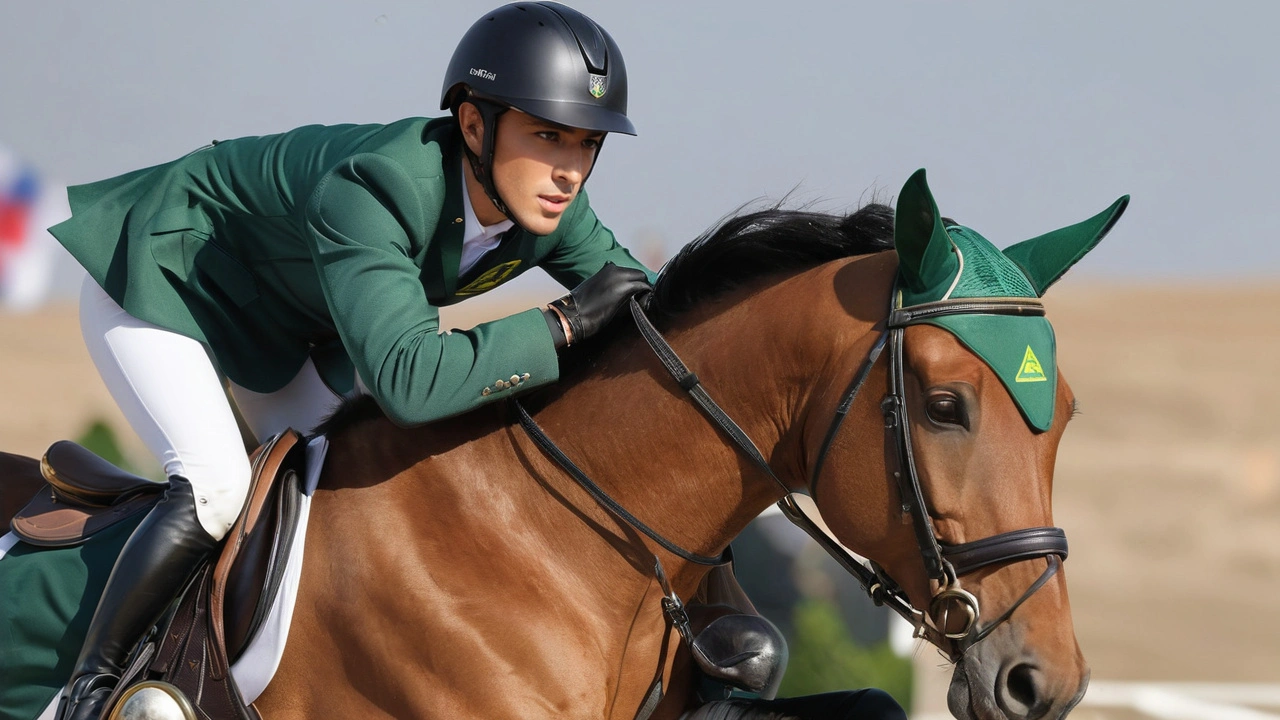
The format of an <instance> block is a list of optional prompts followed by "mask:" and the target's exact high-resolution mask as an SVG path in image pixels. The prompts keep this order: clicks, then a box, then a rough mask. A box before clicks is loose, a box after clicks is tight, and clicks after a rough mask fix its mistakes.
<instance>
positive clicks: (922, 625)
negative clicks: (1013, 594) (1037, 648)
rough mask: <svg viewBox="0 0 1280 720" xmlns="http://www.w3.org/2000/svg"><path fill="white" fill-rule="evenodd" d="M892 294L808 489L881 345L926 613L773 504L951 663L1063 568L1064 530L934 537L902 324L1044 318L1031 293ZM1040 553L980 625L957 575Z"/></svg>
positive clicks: (796, 510) (807, 521) (886, 406)
mask: <svg viewBox="0 0 1280 720" xmlns="http://www.w3.org/2000/svg"><path fill="white" fill-rule="evenodd" d="M893 297H894V307H893V308H892V310H891V311H890V313H889V318H888V321H887V322H886V323H885V330H884V331H882V332H881V334H880V336H879V337H878V338H877V339H876V342H875V344H874V345H873V346H872V349H871V352H870V353H869V354H868V355H867V358H866V359H865V360H864V361H863V364H862V367H861V368H860V370H859V371H858V373H857V374H856V375H855V376H854V379H853V382H851V383H850V384H849V387H848V389H847V390H846V391H845V394H844V396H843V397H842V398H841V400H840V403H839V404H838V405H837V406H836V413H835V417H834V418H833V419H832V421H831V425H830V426H829V427H828V429H827V433H826V436H825V437H824V439H823V443H822V446H821V447H820V448H819V450H818V455H817V459H816V461H815V462H814V466H813V473H812V475H811V477H810V481H809V492H810V494H816V492H817V484H818V481H819V479H820V478H821V473H822V468H823V464H824V462H825V460H826V456H827V453H828V451H829V450H830V449H831V445H832V444H833V443H834V442H835V439H836V437H837V435H838V433H839V430H840V426H841V425H842V424H843V422H844V419H845V416H846V415H847V414H848V412H849V410H850V408H851V407H852V406H853V401H854V399H855V398H856V397H857V395H858V391H859V390H860V389H861V388H862V385H863V384H864V383H865V381H866V379H867V376H868V375H870V373H871V369H872V367H873V366H874V365H875V364H876V361H877V360H878V359H879V356H880V355H881V354H882V352H883V350H884V349H885V346H886V343H887V345H888V348H889V356H888V358H889V359H888V362H889V390H888V393H887V394H886V395H885V397H884V400H883V401H882V402H881V403H880V409H881V412H882V413H883V416H884V427H885V433H886V434H887V435H888V436H889V437H888V438H887V440H888V441H891V442H892V443H893V444H894V446H895V447H896V452H895V453H894V454H893V456H892V457H893V459H894V460H895V461H896V467H891V468H889V469H890V472H891V474H892V475H893V477H894V479H895V480H896V482H897V486H898V497H899V502H900V507H901V511H902V515H903V519H904V522H905V521H909V522H911V525H912V528H913V530H914V531H915V536H916V544H917V545H918V546H919V548H920V555H921V558H922V559H923V561H924V566H925V573H926V574H927V575H928V576H929V579H930V580H933V581H935V582H936V583H937V586H938V589H937V590H936V591H935V592H934V594H933V597H932V598H931V600H930V603H929V612H924V611H921V610H919V609H917V608H916V607H915V606H914V605H912V604H911V601H910V599H909V598H908V597H907V594H906V592H905V591H904V590H903V589H902V587H901V586H900V585H899V584H898V583H897V582H895V581H894V580H893V579H892V578H891V577H889V575H888V573H887V572H885V571H884V569H883V568H881V567H880V566H879V565H878V564H876V563H875V562H874V561H870V560H868V561H867V563H866V564H864V563H863V562H862V561H860V560H858V559H856V558H855V557H853V556H852V555H851V554H850V553H849V552H848V551H847V550H845V548H844V547H843V546H842V545H840V544H839V543H838V542H836V541H835V540H834V539H833V538H832V537H831V536H830V535H829V534H828V533H827V532H826V531H824V530H823V529H822V528H821V527H820V526H819V525H818V524H817V523H816V522H815V521H814V520H813V519H812V518H810V517H809V516H808V515H807V514H806V513H805V512H804V510H803V509H802V508H801V507H800V506H799V505H798V504H797V503H796V501H795V499H794V498H792V497H791V496H788V497H785V498H783V499H782V500H781V501H779V502H778V507H779V508H780V509H781V510H782V512H783V514H784V515H786V516H787V518H788V519H789V520H791V521H792V522H793V523H795V524H796V525H798V526H799V527H800V528H802V529H803V530H804V531H805V532H807V533H808V534H809V535H810V536H811V537H813V538H814V539H815V540H816V541H817V542H818V544H819V545H821V546H822V547H823V549H825V550H826V551H827V552H828V553H829V554H830V555H831V556H832V557H833V558H835V560H836V561H837V562H839V563H840V565H841V566H842V567H844V568H845V569H846V570H848V571H849V572H850V573H851V574H853V575H854V576H855V577H856V578H857V579H858V581H859V582H860V583H861V584H862V587H863V588H864V589H865V590H866V591H867V594H868V595H870V596H871V599H872V600H873V601H875V603H876V604H877V605H880V604H883V605H887V606H888V607H889V608H891V609H892V610H894V611H895V612H897V613H898V614H899V615H901V616H902V617H903V618H904V619H905V620H907V622H909V623H911V624H912V626H913V627H915V634H916V637H922V638H925V639H927V640H928V641H929V642H931V643H933V644H934V645H936V646H937V647H938V648H939V649H940V650H943V651H944V652H947V653H948V655H949V656H950V657H951V659H952V660H953V661H955V660H956V659H958V658H959V656H961V655H963V654H964V652H965V651H966V650H967V649H968V648H970V647H972V646H973V645H975V644H977V643H978V642H979V641H981V640H982V639H983V638H985V637H986V636H987V635H989V634H991V632H992V631H993V630H995V629H996V627H998V626H999V625H1000V624H1001V623H1003V622H1004V621H1006V620H1008V619H1009V618H1010V617H1011V616H1012V615H1013V612H1014V611H1015V610H1017V609H1018V607H1019V606H1021V605H1022V603H1024V602H1026V601H1027V599H1028V598H1030V597H1031V596H1032V595H1033V594H1035V592H1036V591H1038V590H1039V589H1040V588H1042V587H1044V585H1045V583H1047V582H1048V581H1049V579H1050V578H1052V577H1053V576H1054V575H1055V574H1057V572H1058V570H1059V569H1061V567H1062V560H1065V559H1066V557H1067V536H1066V533H1065V532H1063V530H1062V529H1061V528H1056V527H1034V528H1024V529H1021V530H1013V531H1010V532H1004V533H1000V534H998V535H993V536H991V537H988V538H983V539H981V540H975V541H972V542H967V543H962V544H958V545H949V544H944V543H940V542H939V541H938V538H937V536H936V535H935V534H934V532H933V523H932V520H931V518H930V516H929V511H928V506H927V505H926V503H925V500H924V493H923V490H922V489H921V486H920V476H919V474H918V472H917V471H916V462H915V453H914V450H913V449H912V443H911V420H910V417H909V415H908V411H907V401H906V382H905V366H906V363H905V362H904V360H903V336H904V335H905V333H906V328H907V327H909V326H911V325H919V324H922V323H925V322H927V321H929V320H931V319H933V318H937V317H943V316H947V315H975V314H984V315H1013V316H1033V317H1034V316H1043V315H1044V305H1043V304H1042V303H1041V302H1040V301H1039V300H1038V299H1035V298H1022V297H1014V298H999V297H989V298H963V299H951V300H941V301H938V302H931V303H921V304H918V305H912V306H908V307H901V306H900V303H901V295H900V294H899V293H898V292H897V289H896V288H895V290H894V292H893ZM1038 557H1044V558H1047V561H1048V567H1047V568H1045V570H1044V572H1042V573H1041V574H1040V577H1039V578H1037V579H1036V581H1035V582H1034V583H1032V584H1031V586H1030V587H1028V588H1027V590H1026V591H1025V592H1024V593H1023V594H1022V595H1021V596H1020V597H1019V598H1018V599H1017V600H1016V601H1014V603H1013V604H1012V605H1010V606H1009V608H1008V609H1006V610H1005V612H1004V613H1003V614H1001V615H1000V616H999V617H997V618H996V619H995V620H992V621H990V622H988V623H986V625H985V626H983V627H981V628H979V627H978V623H979V621H980V620H981V619H982V611H981V607H980V605H979V603H978V599H977V598H976V597H974V595H973V594H972V593H970V592H969V591H967V590H965V589H964V588H963V587H962V586H961V583H960V578H961V577H962V576H964V575H968V574H970V573H972V572H974V571H976V570H978V569H980V568H983V567H986V566H988V565H994V564H997V563H1008V562H1017V561H1021V560H1029V559H1033V558H1038ZM957 610H959V611H961V612H963V616H962V617H963V626H962V627H961V629H960V630H957V631H948V630H947V628H948V627H949V624H950V623H949V621H950V619H951V614H952V612H954V611H957ZM948 640H951V641H955V642H954V644H953V647H952V649H951V650H949V651H948V650H947V648H946V645H947V644H948V643H947V641H948Z"/></svg>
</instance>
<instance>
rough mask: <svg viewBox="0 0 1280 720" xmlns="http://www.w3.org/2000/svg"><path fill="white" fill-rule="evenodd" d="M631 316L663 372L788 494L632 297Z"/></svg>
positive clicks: (753, 444) (749, 441) (738, 428)
mask: <svg viewBox="0 0 1280 720" xmlns="http://www.w3.org/2000/svg"><path fill="white" fill-rule="evenodd" d="M631 317H632V318H634V319H635V321H636V327H638V328H640V335H641V336H642V337H644V341H645V342H647V343H649V348H650V349H651V350H653V354H654V355H657V356H658V360H659V361H661V362H662V366H663V367H664V368H666V369H667V372H668V373H671V377H673V378H675V381H676V383H677V384H679V385H680V387H681V388H683V389H684V391H685V392H687V393H689V397H691V398H693V401H694V402H695V403H697V405H698V407H699V408H701V409H702V412H703V413H705V414H706V416H707V417H709V418H711V421H712V422H714V423H715V424H716V426H718V427H719V428H720V429H721V430H722V431H723V432H724V434H725V435H728V436H729V439H730V440H732V441H733V442H734V444H735V445H737V446H738V448H739V449H741V450H742V452H744V453H746V455H747V457H749V458H751V460H752V462H754V463H755V464H756V466H758V467H759V468H760V469H761V470H763V471H764V473H765V474H766V475H768V476H769V477H770V478H772V479H773V481H774V482H775V483H777V485H778V487H779V488H781V489H782V494H783V495H790V494H791V493H792V490H791V488H790V487H788V486H787V484H786V483H784V482H782V479H781V478H779V477H778V476H777V475H776V474H774V472H773V468H771V467H769V461H768V460H765V459H764V455H762V454H761V453H760V449H759V448H757V447H756V444H755V443H753V442H751V438H749V437H747V434H746V433H745V432H743V430H742V428H740V427H738V424H737V423H735V422H734V421H733V420H732V419H731V418H730V417H729V416H728V415H727V414H726V413H725V411H724V410H721V409H720V406H719V405H717V404H716V401H715V400H712V399H711V396H710V395H708V394H707V391H706V390H705V389H703V387H702V382H701V381H700V380H698V376H697V375H696V374H695V373H694V372H693V371H691V370H690V369H689V368H688V367H687V366H685V364H684V362H683V361H681V360H680V356H679V355H676V351H675V350H674V349H672V347H671V345H670V344H669V343H668V342H667V341H666V339H665V338H663V337H662V334H661V333H659V332H658V329H657V328H655V327H654V326H653V323H651V322H649V318H648V316H646V315H645V314H644V310H643V309H642V308H641V307H640V303H638V302H636V299H635V298H634V297H632V298H631Z"/></svg>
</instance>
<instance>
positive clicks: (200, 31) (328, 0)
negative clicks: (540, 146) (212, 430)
mask: <svg viewBox="0 0 1280 720" xmlns="http://www.w3.org/2000/svg"><path fill="white" fill-rule="evenodd" d="M497 4H498V3H496V2H494V0H486V1H485V2H473V1H471V0H450V1H449V2H439V1H436V2H425V1H423V0H305V1H303V0H252V1H250V0H220V1H219V2H208V1H207V0H201V1H200V2H191V1H189V0H113V2H110V3H80V2H71V1H70V0H4V1H3V3H0V145H8V146H9V147H11V148H13V149H15V150H16V151H17V152H19V153H20V154H22V155H24V156H26V157H27V158H28V159H29V160H30V161H32V162H34V163H35V164H36V165H37V166H38V167H40V168H42V169H43V170H44V171H45V172H46V173H47V174H48V175H49V176H50V177H51V178H52V179H55V180H57V181H60V182H66V183H77V182H87V181H91V180H96V179H100V178H103V177H108V176H111V175H115V174H119V173H123V172H126V171H129V170H132V169H135V168H139V167H144V166H147V165H152V164H156V163H160V162H164V161H167V160H170V159H173V158H175V157H177V156H179V155H181V154H184V153H186V152H188V151H190V150H192V149H194V148H197V147H199V146H201V145H204V144H205V143H207V142H209V141H210V140H213V139H227V138H233V137H238V136H244V135H262V134H268V133H274V132H281V131H285V130H288V129H291V128H294V127H297V126H300V125H305V124H311V123H324V124H332V123H344V122H359V123H366V122H389V121H393V120H396V119H399V118H402V117H409V116H423V115H425V116H434V115H438V114H440V111H439V110H438V101H439V95H440V83H441V80H442V75H443V72H444V69H445V66H446V64H447V62H448V60H449V57H450V55H451V53H452V51H453V48H454V46H455V44H456V43H457V41H458V39H459V38H460V37H461V36H462V34H463V33H464V32H465V31H466V29H467V28H468V27H469V26H470V25H471V23H472V22H474V21H475V20H477V19H478V18H479V17H480V16H481V15H483V14H484V13H485V12H486V11H488V10H491V9H493V7H496V5H497ZM574 6H575V7H577V8H578V9H580V10H582V11H583V12H585V13H587V14H588V15H590V16H592V17H593V18H594V19H595V20H596V21H598V22H599V23H600V24H601V25H603V26H604V27H605V28H606V30H608V31H609V32H610V34H612V35H613V37H614V39H615V40H616V41H617V43H618V44H619V46H620V47H621V49H622V52H623V55H624V57H625V60H626V65H627V70H628V76H629V81H630V112H629V114H630V116H631V118H632V120H633V121H634V123H635V125H636V127H637V129H638V130H639V135H638V136H637V137H626V136H618V137H611V138H610V139H609V142H608V143H606V145H605V147H604V150H603V153H602V155H601V159H600V162H599V164H598V165H597V168H596V170H595V172H594V174H593V175H592V177H591V181H590V183H589V185H588V189H589V191H590V194H591V201H592V205H593V207H595V208H596V210H597V213H598V214H599V215H600V217H601V219H602V220H603V221H604V222H605V224H606V225H608V226H609V227H611V228H612V229H613V230H614V231H615V233H616V234H617V235H618V236H619V239H620V240H621V241H622V242H623V243H624V244H627V245H629V246H636V247H638V248H640V249H639V250H638V252H639V253H640V254H641V256H642V257H644V258H646V259H647V260H649V261H650V262H652V261H654V260H655V259H661V258H664V257H666V256H668V255H670V254H671V253H672V252H674V251H675V250H676V249H677V248H678V247H680V246H681V245H683V244H684V243H685V242H687V241H689V240H691V239H693V238H694V237H696V236H697V235H698V234H699V233H701V232H702V231H703V230H704V229H706V228H707V227H708V226H710V225H712V224H714V223H715V222H716V221H717V220H718V219H720V218H721V217H722V216H724V215H725V214H727V213H731V212H733V211H735V210H736V209H738V208H739V207H741V206H743V205H744V204H747V203H763V202H770V201H776V200H778V199H781V198H783V197H789V199H790V201H791V202H792V203H793V204H799V203H814V204H816V207H817V208H819V209H823V210H828V211H832V212H837V211H846V210H849V209H851V208H853V207H856V206H857V205H859V204H860V203H863V202H867V201H869V200H871V199H873V198H874V199H877V200H880V201H891V200H892V199H893V198H894V196H895V195H896V193H897V191H898V189H899V188H900V187H901V184H902V183H903V182H904V181H905V180H906V178H907V177H908V176H909V175H910V174H911V173H912V172H913V171H914V170H916V169H917V168H920V167H924V168H927V169H928V172H929V181H930V185H931V187H932V189H933V191H934V194H935V197H936V198H937V200H938V203H939V206H940V208H941V210H942V212H943V214H944V215H948V216H950V217H953V218H955V219H957V220H958V221H960V222H961V223H963V224H966V225H969V226H971V227H973V228H975V229H976V230H978V231H979V232H981V233H982V234H983V235H985V236H986V237H987V238H988V239H990V240H992V242H994V243H995V244H996V245H997V246H1000V247H1003V246H1006V245H1010V244H1013V243H1015V242H1018V241H1021V240H1024V239H1027V238H1029V237H1033V236H1036V235H1039V234H1042V233H1044V232H1047V231H1049V230H1052V229H1055V228H1057V227H1061V226H1064V225H1068V224H1071V223H1074V222H1077V221H1079V220H1083V219H1084V218H1086V217H1089V216H1091V215H1093V214H1095V213H1097V212H1099V211H1101V210H1102V209H1104V208H1106V207H1107V206H1108V205H1109V204H1110V203H1111V202H1113V201H1114V200H1115V199H1116V198H1117V197H1119V196H1121V195H1124V194H1130V195H1132V202H1131V204H1130V206H1129V210H1128V212H1127V213H1126V215H1125V217H1124V219H1123V220H1121V222H1120V223H1119V224H1118V225H1117V226H1116V228H1115V230H1114V231H1113V232H1112V233H1111V235H1110V236H1108V238H1107V239H1106V240H1105V241H1103V243H1102V244H1101V245H1100V246H1099V248H1098V249H1097V250H1095V251H1094V252H1093V253H1092V254H1091V255H1090V256H1088V257H1087V258H1085V260H1084V261H1082V262H1081V263H1080V265H1079V266H1078V269H1077V270H1075V271H1073V274H1074V275H1092V276H1097V277H1104V278H1118V279H1124V278H1131V277H1132V278H1137V279H1141V280H1150V279H1156V280H1159V279H1164V278H1175V279H1184V278H1199V279H1208V280H1211V281H1214V282H1236V281H1242V280H1244V281H1250V282H1256V281H1258V280H1262V281H1264V282H1267V281H1272V280H1276V279H1280V243H1277V242H1276V241H1275V240H1274V239H1273V238H1272V233H1273V232H1274V227H1273V225H1274V220H1273V217H1274V214H1275V206H1276V202H1275V197H1274V195H1275V190H1276V187H1277V183H1276V180H1275V178H1274V175H1273V173H1274V172H1275V169H1276V167H1277V165H1278V161H1280V139H1277V134H1278V133H1280V122H1278V121H1280V88H1278V87H1277V86H1278V84H1280V83H1278V82H1277V80H1278V79H1280V46H1277V44H1276V42H1275V40H1274V36H1273V35H1274V30H1275V28H1276V27H1277V26H1280V3H1274V2H1263V1H1262V0H1258V1H1257V2H1214V3H1195V4H1193V3H1173V2H1166V1H1154V0H1128V1H1126V0H1117V1H1113V2H1102V1H1098V0H1083V1H1076V2H1070V3H1064V2H1055V3H1049V2H1013V1H1000V2H969V3H960V2H941V1H937V0H918V1H907V2H892V3H890V2H878V3H866V2H849V1H848V0H839V1H833V0H821V1H818V0H815V1H813V2H807V1H805V0H791V1H790V2H768V3H765V2H759V0H708V1H700V0H683V1H682V2H670V1H667V0H646V1H644V2H618V1H616V0H614V1H608V2H606V1H605V0H581V1H580V2H577V3H574Z"/></svg>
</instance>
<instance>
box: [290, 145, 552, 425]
mask: <svg viewBox="0 0 1280 720" xmlns="http://www.w3.org/2000/svg"><path fill="white" fill-rule="evenodd" d="M306 212H307V217H306V220H307V225H308V228H309V231H310V234H311V237H312V255H313V257H314V260H315V265H316V269H317V271H318V272H319V275H320V284H321V287H322V288H323V290H324V295H325V301H326V302H327V303H328V306H329V311H330V313H331V314H332V316H333V321H334V324H335V325H336V327H337V330H338V334H339V336H340V337H341V339H342V343H343V345H344V346H345V348H346V350H347V353H348V354H349V355H350V357H351V360H352V363H353V364H354V365H355V368H356V372H357V373H359V375H360V378H361V379H362V380H363V381H364V384H365V386H366V387H368V388H369V390H370V392H371V393H372V394H373V396H374V398H375V399H376V400H377V402H378V404H379V405H380V406H381V407H382V409H383V411H384V412H386V413H387V416H388V417H390V418H391V420H392V421H394V422H396V423H397V424H400V425H406V426H409V425H418V424H422V423H426V422H431V421H433V420H438V419H440V418H444V417H448V416H450V415H455V414H458V413H461V412H465V411H467V410H471V409H473V408H475V407H477V406H479V405H481V404H483V403H485V402H488V401H491V400H494V399H498V398H502V397H505V396H507V395H508V394H510V391H511V389H512V388H514V387H517V386H518V387H520V388H521V389H528V388H532V387H537V386H539V385H544V384H547V383H551V382H554V381H555V380H556V379H557V378H558V376H559V366H558V363H557V358H556V351H555V346H554V345H553V344H552V341H551V335H550V333H549V332H548V331H547V325H546V321H545V320H544V319H543V317H542V313H541V312H540V311H539V310H537V309H532V310H528V311H526V312H523V313H519V314H517V315H512V316H510V317H506V318H502V319H499V320H495V321H493V322H488V323H484V324H481V325H478V326H477V327H475V328H473V329H472V330H468V331H455V332H452V333H445V334H440V315H439V311H438V310H437V309H436V308H435V307H434V306H432V305H431V303H430V302H429V301H428V299H427V296H426V291H425V290H424V288H423V285H422V281H421V278H420V274H421V270H420V268H419V267H418V266H417V264H416V263H415V262H414V259H413V256H412V254H411V250H410V248H411V247H412V246H413V244H414V243H413V242H412V240H413V239H417V240H419V241H422V234H423V233H424V232H425V231H424V228H426V227H429V226H431V227H433V226H434V225H435V222H434V220H435V219H432V218H426V217H425V216H424V215H423V213H424V212H425V211H424V210H423V203H422V200H421V198H420V197H419V195H418V190H417V186H416V185H415V183H414V181H413V179H412V178H410V177H409V176H408V174H407V173H405V172H404V170H403V169H402V168H401V167H400V165H399V164H398V163H396V162H395V161H394V160H392V159H390V158H387V157H385V156H381V155H376V154H363V155H356V156H353V157H351V158H348V159H347V160H344V161H343V162H342V163H341V164H339V166H338V167H336V168H334V169H333V170H332V171H330V172H329V173H328V174H327V175H326V176H325V177H324V178H323V179H322V180H321V182H320V184H319V185H318V186H317V188H316V191H315V193H314V194H313V195H312V197H311V200H310V202H309V204H308V207H307V211H306ZM427 220H432V222H430V223H428V222H427ZM429 241H430V239H429V238H427V239H426V242H429ZM513 379H514V380H515V382H512V381H513Z"/></svg>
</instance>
